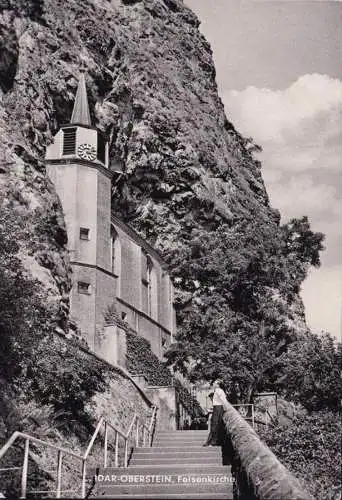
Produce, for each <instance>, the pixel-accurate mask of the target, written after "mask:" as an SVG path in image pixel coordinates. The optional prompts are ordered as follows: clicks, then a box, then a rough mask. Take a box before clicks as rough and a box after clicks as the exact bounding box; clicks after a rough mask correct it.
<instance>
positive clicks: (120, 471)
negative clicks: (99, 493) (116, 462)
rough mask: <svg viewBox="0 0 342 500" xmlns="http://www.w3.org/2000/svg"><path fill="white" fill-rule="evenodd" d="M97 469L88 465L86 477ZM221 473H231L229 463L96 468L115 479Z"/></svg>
mask: <svg viewBox="0 0 342 500" xmlns="http://www.w3.org/2000/svg"><path fill="white" fill-rule="evenodd" d="M96 471H97V469H95V468H91V467H89V469H87V473H88V474H87V475H88V477H90V476H94V475H95V473H96ZM185 473H186V474H197V475H198V474H216V475H219V474H223V475H231V467H230V466H229V465H215V464H210V465H207V466H205V465H201V464H196V463H193V462H192V463H191V464H188V465H187V469H186V470H185V469H184V466H183V465H177V464H169V465H167V464H159V465H154V466H151V467H142V466H129V467H106V468H105V469H104V468H103V467H102V468H100V469H98V474H99V475H103V476H106V475H107V476H116V478H117V479H116V481H118V478H119V477H121V476H128V475H132V476H133V475H136V474H140V475H141V474H142V475H152V474H153V475H178V474H185Z"/></svg>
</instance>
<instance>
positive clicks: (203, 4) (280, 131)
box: [185, 0, 342, 338]
mask: <svg viewBox="0 0 342 500" xmlns="http://www.w3.org/2000/svg"><path fill="white" fill-rule="evenodd" d="M185 4H186V5H188V7H190V8H191V9H192V10H193V11H194V12H195V13H196V14H197V16H198V17H199V19H200V21H201V26H200V30H201V31H202V33H203V34H204V35H205V37H206V38H207V40H208V41H209V43H210V44H211V47H212V50H213V56H214V61H215V66H216V72H217V84H218V89H219V94H220V96H221V98H222V101H223V103H224V105H225V109H226V114H227V117H228V119H229V120H230V121H232V123H233V124H234V126H235V127H236V128H237V129H238V130H239V131H240V132H241V133H242V134H243V135H245V136H247V137H253V139H254V141H255V142H256V143H257V144H259V145H260V146H262V148H263V152H262V153H261V154H259V158H258V159H259V160H261V161H262V165H263V168H262V172H263V178H264V181H265V184H266V189H267V192H268V194H269V197H270V200H271V204H272V206H273V207H274V208H277V209H279V210H280V212H281V215H282V221H283V222H286V221H287V220H289V219H290V218H291V217H301V216H303V215H307V216H308V217H309V220H310V223H311V227H312V229H313V230H314V231H321V232H323V233H324V234H325V235H326V240H325V247H326V250H325V251H324V252H323V254H322V259H321V260H322V265H321V267H320V268H319V269H318V270H317V269H313V270H311V271H310V272H309V275H308V277H307V279H306V280H305V282H304V283H303V286H302V291H301V296H302V298H303V301H304V305H305V310H306V319H307V323H308V325H309V327H310V328H311V329H312V331H313V332H315V333H320V332H322V331H328V332H330V333H331V334H332V335H334V336H335V337H337V338H341V335H342V329H341V317H342V312H341V311H342V174H341V172H342V162H341V157H342V29H341V26H342V1H329V0H322V1H319V0H311V1H300V0H287V1H281V0H272V1H268V0H185Z"/></svg>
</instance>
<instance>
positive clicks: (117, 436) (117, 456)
mask: <svg viewBox="0 0 342 500" xmlns="http://www.w3.org/2000/svg"><path fill="white" fill-rule="evenodd" d="M115 467H119V433H118V431H115Z"/></svg>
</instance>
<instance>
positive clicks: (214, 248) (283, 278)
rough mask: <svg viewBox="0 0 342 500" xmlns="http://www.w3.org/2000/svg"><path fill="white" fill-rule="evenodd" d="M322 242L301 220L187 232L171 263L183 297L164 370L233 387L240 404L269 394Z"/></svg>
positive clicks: (251, 222)
mask: <svg viewBox="0 0 342 500" xmlns="http://www.w3.org/2000/svg"><path fill="white" fill-rule="evenodd" d="M322 241H323V235H322V234H321V233H313V232H312V231H311V229H310V226H309V223H308V220H307V218H306V217H303V218H302V219H300V220H296V219H293V220H292V221H290V222H289V223H288V224H285V225H284V226H278V225H277V224H276V223H270V224H265V222H264V221H262V220H248V219H243V220H240V221H239V222H238V223H237V224H236V225H235V227H234V228H232V227H230V226H228V225H224V224H222V225H221V226H220V227H219V228H218V229H216V230H215V231H213V232H207V233H203V232H201V231H198V232H196V231H194V230H193V231H192V239H191V240H190V242H189V245H188V247H187V248H185V249H184V248H182V250H181V251H180V252H179V254H178V255H177V254H176V258H175V262H174V269H173V274H174V276H175V278H176V280H175V282H176V284H177V283H178V284H179V286H180V287H181V289H182V291H181V292H180V294H179V297H178V302H177V306H178V318H179V335H178V338H177V340H178V343H177V344H175V345H173V346H172V347H171V349H170V351H169V352H168V353H167V354H166V356H167V358H168V362H169V364H173V365H174V367H175V368H177V369H179V370H181V371H182V372H183V373H184V374H187V375H188V376H189V377H190V378H191V379H192V380H200V379H204V380H210V379H211V378H213V377H215V376H220V377H222V378H223V379H224V380H225V381H226V382H227V384H228V385H234V382H237V383H238V384H239V386H240V392H241V393H242V394H243V397H244V399H245V400H246V401H249V400H250V398H251V397H252V394H253V392H254V391H256V390H266V389H272V390H274V389H275V383H276V380H277V377H278V375H279V372H280V370H281V367H282V364H283V358H282V355H283V354H284V352H286V351H287V349H288V348H289V346H290V345H291V344H292V343H293V342H295V341H296V340H297V337H296V331H295V330H294V328H293V327H291V326H290V322H289V321H288V312H289V308H290V305H291V303H292V302H293V301H294V300H297V293H298V291H299V288H300V285H301V283H302V281H303V279H304V278H305V276H306V274H307V270H308V268H309V266H310V265H314V266H318V265H319V263H320V262H319V252H320V251H321V250H322V248H323V246H322Z"/></svg>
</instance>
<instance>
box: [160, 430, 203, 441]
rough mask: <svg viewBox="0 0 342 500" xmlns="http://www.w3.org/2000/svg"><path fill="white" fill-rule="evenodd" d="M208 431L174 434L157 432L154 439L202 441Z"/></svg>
mask: <svg viewBox="0 0 342 500" xmlns="http://www.w3.org/2000/svg"><path fill="white" fill-rule="evenodd" d="M206 435H208V431H207V430H206V431H176V432H158V433H157V434H156V435H155V439H158V438H160V439H180V440H182V439H204V437H205V436H206Z"/></svg>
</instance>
